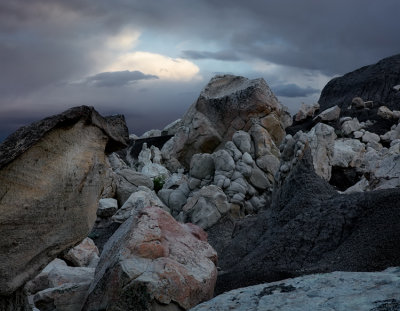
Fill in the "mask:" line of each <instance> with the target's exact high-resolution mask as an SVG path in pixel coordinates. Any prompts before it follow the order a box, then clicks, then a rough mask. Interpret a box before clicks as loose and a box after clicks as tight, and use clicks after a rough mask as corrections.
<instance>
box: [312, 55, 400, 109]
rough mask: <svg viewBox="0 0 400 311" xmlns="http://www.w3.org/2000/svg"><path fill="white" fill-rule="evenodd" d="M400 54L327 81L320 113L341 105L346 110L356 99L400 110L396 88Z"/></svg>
mask: <svg viewBox="0 0 400 311" xmlns="http://www.w3.org/2000/svg"><path fill="white" fill-rule="evenodd" d="M399 71H400V54H397V55H394V56H392V57H388V58H385V59H382V60H381V61H379V62H378V63H376V64H374V65H370V66H365V67H362V68H360V69H357V70H355V71H353V72H350V73H347V74H345V75H344V76H342V77H338V78H334V79H332V80H331V81H329V82H328V84H327V85H326V86H325V87H324V88H323V90H322V92H321V97H320V98H319V100H318V103H319V104H320V106H321V110H325V109H328V108H330V107H332V106H335V105H338V106H339V107H340V108H347V107H348V106H350V105H351V102H352V100H353V98H354V97H361V98H362V99H363V100H365V101H373V102H374V104H376V105H378V106H380V105H385V106H387V107H388V108H389V109H392V110H393V109H395V110H400V92H397V91H396V89H394V88H393V87H394V86H396V85H398V84H400V75H399Z"/></svg>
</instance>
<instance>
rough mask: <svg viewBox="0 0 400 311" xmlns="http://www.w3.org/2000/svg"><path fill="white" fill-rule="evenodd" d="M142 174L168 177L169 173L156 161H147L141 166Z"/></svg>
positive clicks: (151, 176)
mask: <svg viewBox="0 0 400 311" xmlns="http://www.w3.org/2000/svg"><path fill="white" fill-rule="evenodd" d="M142 174H144V175H146V176H148V177H150V178H154V177H158V176H164V177H165V178H168V177H169V176H170V175H171V173H170V171H169V170H168V169H166V168H165V167H164V166H162V165H161V164H157V163H149V164H146V165H145V166H143V168H142Z"/></svg>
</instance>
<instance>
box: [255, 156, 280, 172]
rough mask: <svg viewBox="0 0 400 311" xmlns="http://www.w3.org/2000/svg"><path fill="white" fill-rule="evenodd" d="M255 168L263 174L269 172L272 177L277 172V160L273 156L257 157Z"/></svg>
mask: <svg viewBox="0 0 400 311" xmlns="http://www.w3.org/2000/svg"><path fill="white" fill-rule="evenodd" d="M256 163H257V166H258V167H259V168H260V169H262V170H263V171H264V172H271V173H272V175H275V173H276V172H277V171H278V170H279V159H278V158H277V157H275V156H273V155H268V154H267V155H265V156H262V157H259V158H258V159H257V161H256Z"/></svg>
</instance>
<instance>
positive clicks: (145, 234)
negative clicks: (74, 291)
mask: <svg viewBox="0 0 400 311" xmlns="http://www.w3.org/2000/svg"><path fill="white" fill-rule="evenodd" d="M216 260H217V254H216V252H215V251H214V250H213V248H212V247H211V246H210V245H209V244H208V243H207V242H206V234H205V232H204V231H203V230H202V229H200V228H199V227H197V226H195V225H191V224H179V223H177V222H176V221H175V220H174V219H173V218H172V216H171V215H169V214H168V213H166V212H164V211H163V210H161V209H159V208H155V207H148V208H144V209H143V210H142V212H141V213H139V215H138V216H137V217H130V218H129V219H128V220H127V221H125V222H124V223H123V224H122V225H121V227H120V228H119V229H118V230H117V231H116V232H115V234H114V235H113V236H112V237H111V239H110V240H109V241H108V243H107V245H106V246H105V247H104V250H103V252H102V255H101V258H100V263H99V265H98V267H97V269H96V274H95V280H94V282H93V283H92V285H91V287H90V290H89V295H88V298H87V301H86V303H85V306H84V308H83V310H102V309H109V310H111V309H113V310H114V309H115V310H181V309H185V310H186V309H189V308H191V307H193V306H195V305H197V304H198V303H200V302H202V301H205V300H208V299H210V298H212V296H213V290H214V284H215V280H216V276H217V272H216V271H217V270H216Z"/></svg>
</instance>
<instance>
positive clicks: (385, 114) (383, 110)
mask: <svg viewBox="0 0 400 311" xmlns="http://www.w3.org/2000/svg"><path fill="white" fill-rule="evenodd" d="M378 116H380V117H381V118H384V119H388V120H390V119H392V118H393V112H392V111H391V110H390V109H389V108H388V107H386V106H380V107H379V108H378Z"/></svg>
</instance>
